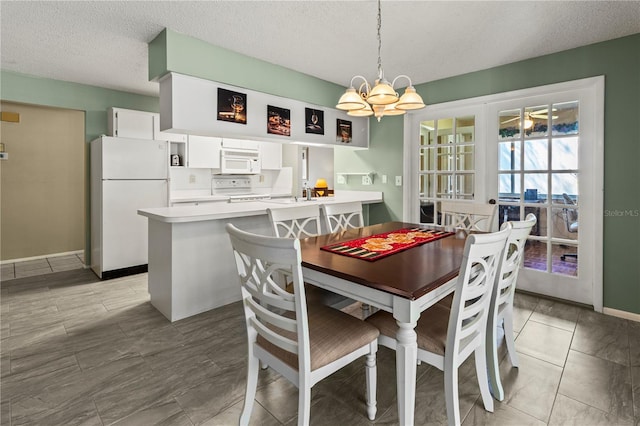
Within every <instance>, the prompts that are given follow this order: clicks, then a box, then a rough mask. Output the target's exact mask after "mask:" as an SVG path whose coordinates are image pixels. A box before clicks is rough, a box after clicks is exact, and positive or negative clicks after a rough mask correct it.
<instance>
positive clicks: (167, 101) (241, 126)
mask: <svg viewBox="0 0 640 426" xmlns="http://www.w3.org/2000/svg"><path fill="white" fill-rule="evenodd" d="M160 129H162V130H165V131H171V132H177V133H187V134H197V135H202V136H218V137H222V138H225V139H226V138H237V139H249V140H258V141H269V142H278V143H290V142H297V143H310V144H321V145H334V146H346V147H354V148H368V146H369V118H368V117H351V116H349V115H347V114H346V112H344V111H340V110H337V109H334V108H328V107H322V106H318V105H312V104H309V103H306V102H302V101H298V100H295V99H288V98H283V97H280V96H275V95H270V94H267V93H262V92H257V91H255V90H249V89H243V88H240V87H235V86H230V85H226V84H222V83H218V82H215V81H211V80H204V79H201V78H196V77H192V76H187V75H183V74H176V73H169V74H167V75H166V76H164V77H163V78H162V79H161V80H160Z"/></svg>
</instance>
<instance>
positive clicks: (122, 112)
mask: <svg viewBox="0 0 640 426" xmlns="http://www.w3.org/2000/svg"><path fill="white" fill-rule="evenodd" d="M107 117H108V119H107V121H108V131H109V136H116V137H120V138H134V139H152V140H158V141H170V142H187V135H186V134H183V133H171V132H161V131H160V114H158V113H157V112H148V111H137V110H133V109H125V108H109V111H108V114H107Z"/></svg>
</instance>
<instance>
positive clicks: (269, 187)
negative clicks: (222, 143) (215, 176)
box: [170, 167, 293, 194]
mask: <svg viewBox="0 0 640 426" xmlns="http://www.w3.org/2000/svg"><path fill="white" fill-rule="evenodd" d="M250 178H251V188H252V190H253V191H255V192H261V193H278V194H282V193H291V185H292V179H293V178H292V169H291V167H283V168H282V169H281V170H263V171H262V173H260V174H258V175H251V176H250ZM211 179H212V175H211V169H189V168H177V167H174V168H171V184H170V188H171V192H172V193H175V192H184V191H188V192H192V193H193V192H201V193H211Z"/></svg>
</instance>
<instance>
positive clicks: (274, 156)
mask: <svg viewBox="0 0 640 426" xmlns="http://www.w3.org/2000/svg"><path fill="white" fill-rule="evenodd" d="M260 159H261V161H262V170H280V169H281V168H282V144H281V143H277V142H260Z"/></svg>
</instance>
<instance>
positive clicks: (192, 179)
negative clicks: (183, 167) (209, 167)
mask: <svg viewBox="0 0 640 426" xmlns="http://www.w3.org/2000/svg"><path fill="white" fill-rule="evenodd" d="M189 183H196V175H189Z"/></svg>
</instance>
